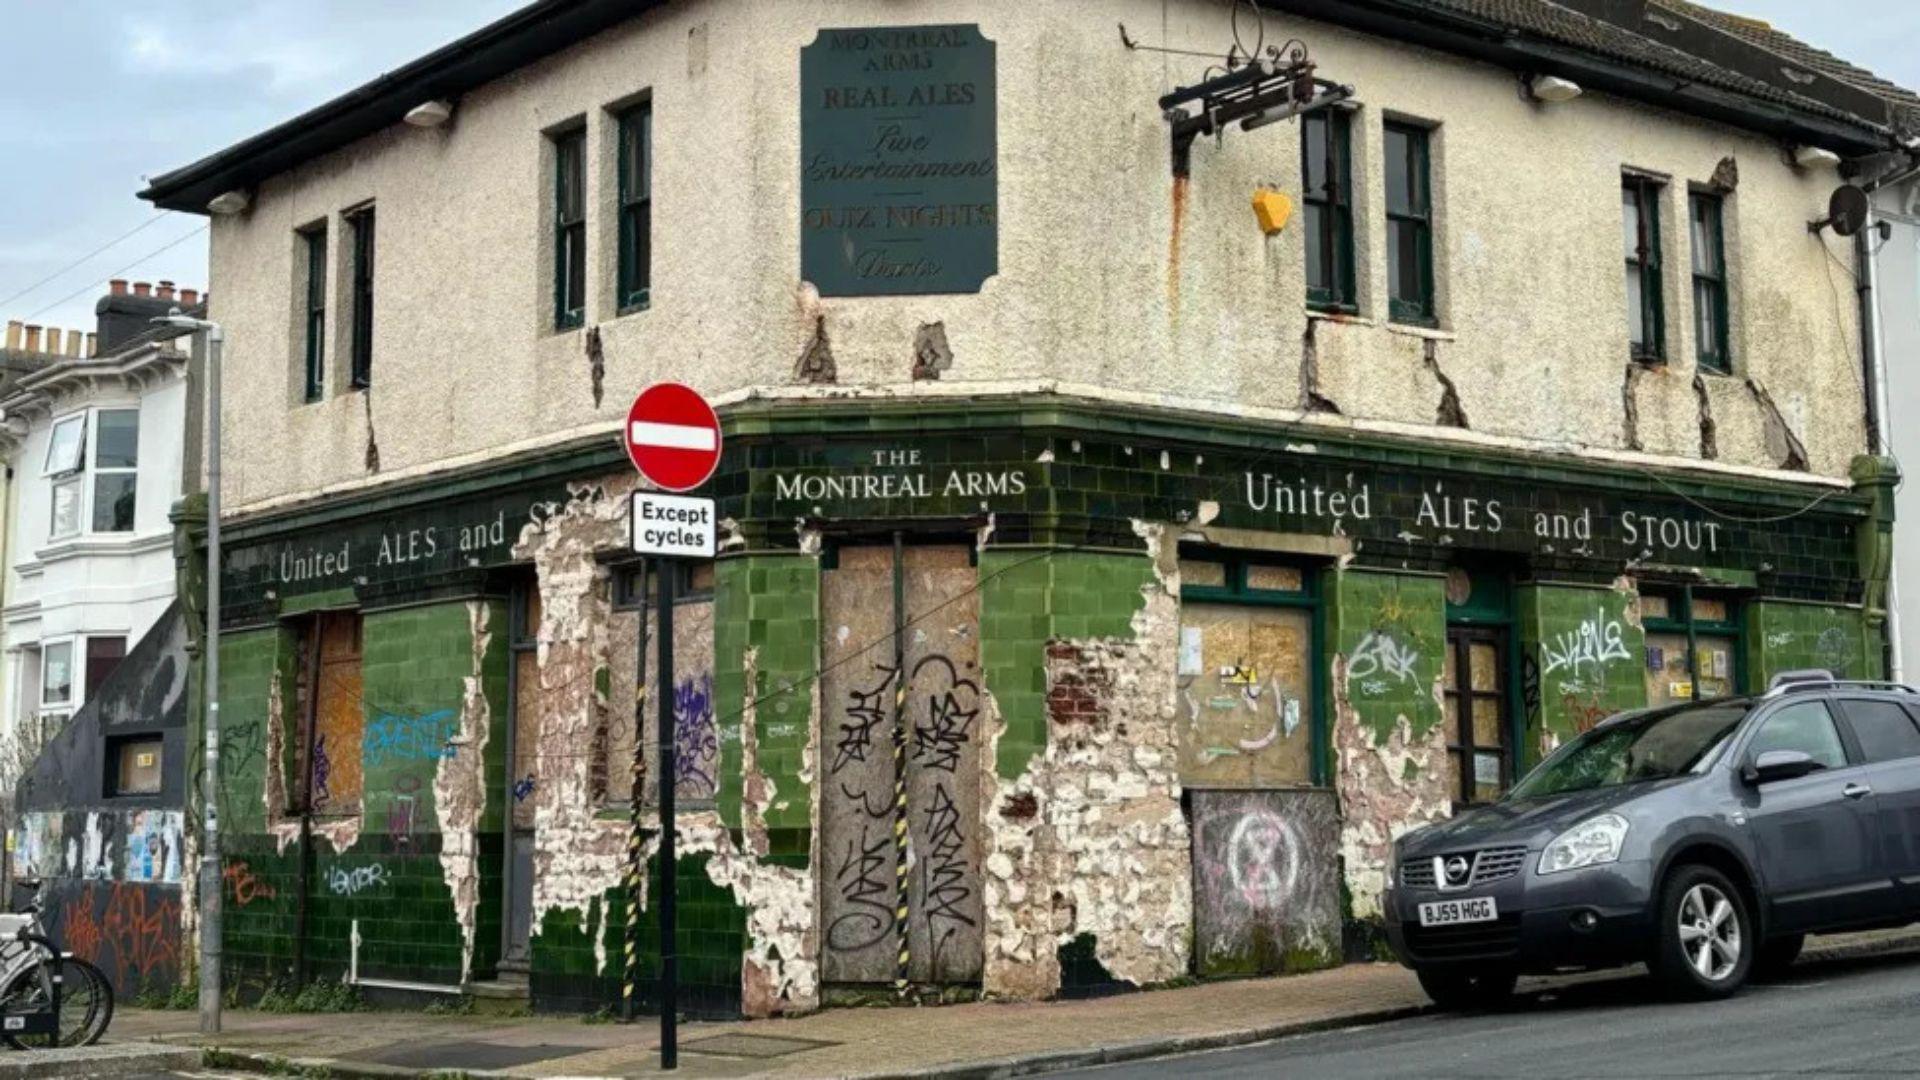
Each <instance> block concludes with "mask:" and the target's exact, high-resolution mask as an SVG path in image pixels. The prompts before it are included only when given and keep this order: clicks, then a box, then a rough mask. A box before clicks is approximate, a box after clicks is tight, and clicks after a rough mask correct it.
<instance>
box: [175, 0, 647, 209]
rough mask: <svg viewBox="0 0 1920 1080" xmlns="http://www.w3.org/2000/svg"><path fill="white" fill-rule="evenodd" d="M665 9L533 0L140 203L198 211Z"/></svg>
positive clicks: (190, 171) (617, 2)
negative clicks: (419, 110)
mask: <svg viewBox="0 0 1920 1080" xmlns="http://www.w3.org/2000/svg"><path fill="white" fill-rule="evenodd" d="M665 2H666V0H535V2H534V3H531V4H528V5H527V6H526V7H523V8H521V9H519V10H518V11H515V12H513V13H511V14H509V15H507V16H505V17H504V18H501V19H499V20H496V21H495V22H492V23H490V24H488V25H486V26H484V27H482V28H480V29H479V30H476V31H474V32H473V33H471V34H468V35H467V36H465V37H463V38H460V39H459V40H458V41H454V42H452V43H450V44H448V45H445V46H443V47H441V48H439V49H435V50H434V51H433V52H430V53H428V54H427V55H425V56H422V57H420V58H419V59H417V60H414V61H412V62H410V63H408V64H406V65H404V66H402V67H399V68H396V69H394V70H393V71H390V72H388V73H386V74H384V75H381V76H380V77H378V78H376V79H374V80H373V81H372V82H369V83H367V84H365V85H364V86H360V87H358V88H356V89H354V90H351V91H348V92H347V93H345V94H342V95H341V96H339V97H337V98H334V99H333V100H332V101H329V102H327V103H325V104H323V105H321V106H319V107H317V108H314V109H310V110H308V111H307V112H304V113H302V114H300V115H299V116H296V117H294V118H293V119H291V120H288V121H286V122H285V123H282V124H279V125H277V126H275V127H272V128H269V129H267V130H266V131H263V132H261V133H260V134H258V135H255V136H253V137H251V138H249V139H245V140H243V141H241V142H238V143H235V144H234V145H232V146H229V147H227V148H226V149H224V150H221V151H219V152H217V153H214V154H210V155H208V156H207V157H205V158H202V159H200V160H199V161H196V162H194V163H193V164H191V165H186V166H183V167H181V168H178V169H174V170H173V171H171V172H167V173H164V174H162V175H160V176H157V177H155V178H153V180H151V181H149V182H148V184H147V187H146V189H145V190H143V191H141V192H140V198H142V199H146V200H148V201H149V202H151V203H153V204H154V205H155V206H158V207H160V208H162V209H166V210H178V211H182V212H184V213H191V214H202V213H206V212H207V203H208V202H209V201H210V200H211V199H213V198H214V197H215V196H217V195H220V194H222V193H224V192H228V191H234V190H247V189H250V188H252V187H254V186H255V185H257V184H259V183H260V182H261V181H263V180H266V179H268V178H269V177H272V176H275V175H278V174H280V173H282V172H285V171H287V170H288V169H291V168H294V167H296V166H298V165H299V164H301V163H302V162H304V161H308V160H311V159H312V158H314V157H318V156H320V155H322V154H325V153H328V152H331V151H332V150H335V149H337V148H339V147H341V146H344V145H347V144H349V143H351V142H354V141H355V140H358V139H361V138H365V137H366V136H368V135H371V134H373V133H375V132H377V131H380V130H383V129H385V128H387V127H389V126H391V125H393V124H396V123H399V122H400V121H401V119H402V118H403V117H405V116H406V114H407V111H408V110H410V109H412V108H413V107H415V106H416V105H419V104H421V103H423V102H427V101H434V100H440V99H454V98H458V97H459V96H460V95H461V94H462V93H463V92H465V91H467V90H470V89H472V88H474V87H477V86H482V85H484V84H486V83H488V82H491V81H492V80H494V79H497V78H499V77H501V76H503V75H506V74H508V73H510V72H513V71H516V70H518V69H520V68H523V67H525V66H527V65H528V64H531V63H533V62H535V61H537V60H540V59H543V58H545V57H547V56H550V55H552V54H554V53H556V52H559V51H561V50H562V49H565V48H567V47H568V46H570V45H573V44H574V43H576V42H579V41H582V40H584V39H586V38H588V37H591V36H592V35H594V34H596V33H599V32H600V31H602V30H605V29H607V28H608V27H610V26H614V25H616V24H618V23H620V22H622V21H624V20H626V19H629V18H633V17H634V16H636V15H639V14H642V13H643V12H645V11H647V10H650V9H652V8H655V7H658V6H660V5H661V4H662V3H665Z"/></svg>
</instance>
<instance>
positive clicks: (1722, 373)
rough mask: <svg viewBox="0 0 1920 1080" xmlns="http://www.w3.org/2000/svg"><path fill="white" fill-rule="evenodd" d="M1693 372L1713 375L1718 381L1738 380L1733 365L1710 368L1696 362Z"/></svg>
mask: <svg viewBox="0 0 1920 1080" xmlns="http://www.w3.org/2000/svg"><path fill="white" fill-rule="evenodd" d="M1693 370H1694V373H1695V374H1698V375H1712V376H1713V377H1714V378H1717V379H1732V378H1737V376H1736V375H1734V373H1733V368H1732V366H1731V365H1729V366H1728V367H1725V368H1717V367H1708V366H1707V365H1706V364H1702V363H1700V362H1699V361H1697V360H1696V361H1695V362H1694V365H1693Z"/></svg>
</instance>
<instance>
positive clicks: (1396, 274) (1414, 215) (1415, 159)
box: [1385, 123, 1434, 326]
mask: <svg viewBox="0 0 1920 1080" xmlns="http://www.w3.org/2000/svg"><path fill="white" fill-rule="evenodd" d="M1385 130H1386V155H1385V159H1386V180H1387V315H1388V317H1389V318H1391V319H1393V320H1394V321H1396V322H1410V323H1419V324H1422V325H1428V326H1431V325H1432V324H1433V322H1434V313H1433V180H1432V176H1431V161H1430V158H1429V153H1428V151H1429V147H1428V142H1429V139H1430V137H1431V134H1432V133H1431V132H1429V131H1428V130H1427V129H1426V128H1423V127H1419V126H1417V125H1414V124H1399V123H1389V124H1387V125H1386V129H1385Z"/></svg>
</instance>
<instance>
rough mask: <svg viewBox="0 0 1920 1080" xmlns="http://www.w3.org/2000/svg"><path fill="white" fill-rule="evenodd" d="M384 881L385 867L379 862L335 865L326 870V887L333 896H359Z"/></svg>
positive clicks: (385, 878) (384, 882)
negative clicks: (362, 864) (331, 891)
mask: <svg viewBox="0 0 1920 1080" xmlns="http://www.w3.org/2000/svg"><path fill="white" fill-rule="evenodd" d="M386 883H387V868H386V867H384V866H382V865H380V864H379V863H368V864H366V865H365V866H351V867H349V866H336V867H334V868H332V869H331V870H329V871H327V888H329V889H332V890H333V894H334V895H335V896H359V895H360V894H361V893H363V892H366V891H367V890H368V889H374V888H378V887H379V886H381V885H385V884H386Z"/></svg>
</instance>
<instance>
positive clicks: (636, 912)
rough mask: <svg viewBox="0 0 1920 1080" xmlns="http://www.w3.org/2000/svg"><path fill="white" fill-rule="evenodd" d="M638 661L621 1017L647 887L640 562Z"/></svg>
mask: <svg viewBox="0 0 1920 1080" xmlns="http://www.w3.org/2000/svg"><path fill="white" fill-rule="evenodd" d="M639 596H640V611H639V615H638V619H639V621H640V628H639V630H638V632H637V633H638V636H639V639H640V645H639V648H638V650H636V652H637V655H638V656H639V663H638V664H637V665H636V666H635V667H634V670H633V788H632V790H631V791H630V792H629V795H628V798H629V799H630V800H631V801H630V803H629V807H628V817H627V933H626V940H625V942H624V943H623V951H624V955H625V959H626V967H625V969H624V972H623V977H622V979H621V982H620V1019H622V1020H626V1021H631V1020H632V1019H633V1018H634V1016H635V1015H637V1010H636V1006H637V1002H635V1001H634V999H633V989H634V987H635V986H636V985H637V984H638V983H639V981H640V897H641V896H642V894H643V891H644V890H645V888H646V881H647V879H646V869H647V860H646V857H645V855H644V854H643V853H644V851H645V848H646V832H645V830H644V829H643V828H641V825H642V817H641V805H642V802H643V800H644V799H645V796H646V788H647V740H646V734H645V733H646V730H647V564H646V563H645V562H642V563H641V564H640V588H639Z"/></svg>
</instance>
